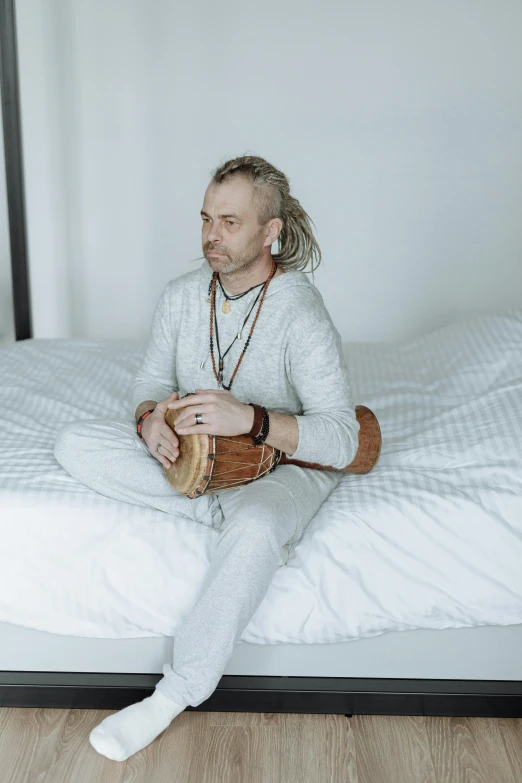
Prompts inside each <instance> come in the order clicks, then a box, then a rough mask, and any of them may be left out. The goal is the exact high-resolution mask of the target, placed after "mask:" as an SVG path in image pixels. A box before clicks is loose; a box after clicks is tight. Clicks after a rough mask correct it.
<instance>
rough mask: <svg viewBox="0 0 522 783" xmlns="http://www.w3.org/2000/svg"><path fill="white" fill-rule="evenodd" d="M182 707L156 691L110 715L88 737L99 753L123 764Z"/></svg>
mask: <svg viewBox="0 0 522 783" xmlns="http://www.w3.org/2000/svg"><path fill="white" fill-rule="evenodd" d="M184 709H185V705H183V706H181V705H179V704H176V703H175V702H173V701H171V700H170V699H168V698H167V697H166V696H164V695H163V694H162V693H161V692H160V691H157V690H155V691H154V693H153V694H152V695H151V696H147V697H146V698H145V699H143V701H139V702H137V703H136V704H129V706H128V707H125V708H124V709H123V710H120V711H119V712H116V713H115V714H114V715H109V716H108V717H107V718H105V719H104V720H102V722H101V723H100V724H99V725H98V726H96V727H95V728H94V729H93V730H92V731H91V733H90V735H89V742H90V743H91V745H92V746H93V748H94V749H95V750H97V751H98V753H101V754H102V756H107V758H108V759H112V761H125V759H128V758H129V756H132V755H133V754H134V753H137V752H138V751H139V750H141V749H142V748H144V747H146V746H147V745H149V743H151V742H152V741H153V740H154V739H156V737H157V736H158V734H161V732H162V731H165V729H166V728H167V726H169V725H170V723H171V721H172V720H173V719H174V718H175V717H176V715H179V713H180V712H183V710H184Z"/></svg>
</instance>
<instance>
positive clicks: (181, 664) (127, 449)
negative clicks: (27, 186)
mask: <svg viewBox="0 0 522 783" xmlns="http://www.w3.org/2000/svg"><path fill="white" fill-rule="evenodd" d="M54 454H55V457H56V459H57V460H58V462H59V463H60V464H61V465H62V466H63V467H64V468H65V470H66V471H67V472H68V473H70V475H71V476H73V477H74V478H75V479H77V481H79V482H81V483H82V484H86V485H87V486H88V487H90V488H91V489H93V490H95V491H96V492H99V493H101V494H102V495H105V496H107V497H111V498H115V499H117V500H123V501H125V502H128V503H136V504H138V505H143V506H150V507H152V508H157V509H160V510H161V511H165V512H167V513H170V514H173V515H176V514H183V515H185V516H188V517H190V518H191V519H192V520H194V521H195V522H200V523H202V524H204V525H208V526H210V527H213V528H214V529H216V530H218V531H219V533H220V535H219V538H218V540H217V544H216V547H215V549H214V552H213V555H212V560H211V563H210V567H209V570H208V572H207V575H206V578H205V581H204V583H203V587H202V590H201V593H200V595H199V597H198V600H197V601H196V603H195V605H194V607H193V609H192V611H191V612H190V614H189V615H188V617H187V618H186V620H185V622H184V624H183V626H182V627H181V628H180V629H179V630H178V631H177V633H176V637H175V640H174V651H173V660H172V663H165V664H164V666H163V674H164V677H163V678H162V679H161V680H159V682H158V683H157V685H156V688H157V689H158V690H159V691H161V692H162V693H163V694H164V695H165V696H167V697H168V698H170V699H172V700H173V701H175V702H177V703H178V704H184V705H189V704H190V705H191V706H193V707H197V706H198V705H199V704H201V703H202V702H203V701H205V699H207V698H208V697H209V696H210V695H211V693H212V692H213V691H214V690H215V688H216V686H217V684H218V682H219V680H220V678H221V676H222V674H223V671H224V669H225V667H226V665H227V663H228V661H229V659H230V656H231V655H232V651H233V648H234V644H235V643H236V641H237V640H238V638H239V637H240V636H241V634H242V632H243V630H244V628H245V627H246V625H247V624H248V622H249V620H250V618H251V617H252V615H253V614H254V612H255V611H256V609H257V607H258V606H259V604H260V603H261V601H262V599H263V597H264V596H265V594H266V592H267V590H268V587H269V586H270V582H271V581H272V577H273V576H274V574H275V572H276V570H277V568H278V566H279V565H282V564H284V562H285V561H286V557H287V556H288V553H289V551H291V549H292V547H293V546H295V545H296V543H297V542H298V541H299V539H300V538H301V535H302V533H303V531H304V529H305V527H306V525H307V524H308V523H309V522H310V520H311V519H312V518H313V516H314V515H315V514H316V512H317V511H318V509H319V507H320V506H321V504H322V503H323V502H324V500H326V498H327V497H328V495H329V494H330V492H331V491H332V490H333V489H334V487H335V486H337V484H338V483H339V481H340V478H341V475H342V474H341V473H336V472H332V471H325V470H324V471H323V470H315V469H312V468H302V467H299V466H298V465H279V466H278V467H277V468H276V469H275V470H274V471H273V472H272V473H270V474H269V475H267V476H262V477H261V478H260V479H257V480H256V481H254V482H252V483H250V484H246V485H245V486H242V487H238V488H236V489H232V490H227V491H222V492H219V493H217V494H211V495H210V494H209V495H202V496H201V497H198V498H194V499H192V500H191V499H190V498H187V497H185V496H184V495H183V494H181V493H180V492H177V491H176V490H175V489H173V487H171V485H170V484H169V482H168V481H167V478H166V476H165V474H164V471H163V466H162V464H161V463H160V462H159V461H158V460H157V459H156V458H155V457H153V456H152V455H151V454H150V452H149V450H148V448H147V446H146V445H145V443H143V442H142V441H141V440H140V439H139V438H138V436H137V435H136V427H135V423H134V420H128V419H87V420H86V419H82V420H79V421H73V422H69V423H68V424H66V425H65V426H64V427H63V428H62V429H61V430H60V431H59V432H58V435H57V437H56V442H55V447H54Z"/></svg>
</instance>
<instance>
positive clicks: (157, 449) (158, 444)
mask: <svg viewBox="0 0 522 783" xmlns="http://www.w3.org/2000/svg"><path fill="white" fill-rule="evenodd" d="M160 446H161V443H156V451H157V452H158V453H159V450H160Z"/></svg>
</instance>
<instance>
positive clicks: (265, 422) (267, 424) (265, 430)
mask: <svg viewBox="0 0 522 783" xmlns="http://www.w3.org/2000/svg"><path fill="white" fill-rule="evenodd" d="M261 409H262V411H263V424H262V427H261V432H260V433H259V435H257V436H256V437H254V439H253V440H254V443H255V444H256V446H260V445H261V444H262V443H264V442H265V440H266V439H267V437H268V431H269V428H270V422H269V419H268V411H267V409H266V408H264V407H263V406H261Z"/></svg>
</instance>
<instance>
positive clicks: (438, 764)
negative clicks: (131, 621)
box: [0, 707, 522, 783]
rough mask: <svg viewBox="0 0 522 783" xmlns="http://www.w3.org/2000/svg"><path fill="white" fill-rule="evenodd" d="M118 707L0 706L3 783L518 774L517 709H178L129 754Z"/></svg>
mask: <svg viewBox="0 0 522 783" xmlns="http://www.w3.org/2000/svg"><path fill="white" fill-rule="evenodd" d="M113 712H115V710H59V709H25V708H6V707H3V708H0V780H1V783H22V782H23V783H91V781H92V783H94V782H95V781H96V783H116V782H117V781H118V783H120V781H121V783H124V781H129V782H130V781H132V782H133V783H137V782H141V781H144V782H145V781H146V782H147V783H167V781H168V783H268V781H270V783H294V782H295V783H308V782H309V783H312V781H313V783H326V782H327V781H328V783H337V781H339V783H341V781H342V783H355V781H357V783H410V782H411V783H461V782H462V783H520V782H521V781H522V719H521V718H516V719H511V718H509V719H508V718H432V717H417V716H411V717H388V716H380V715H379V716H377V715H354V716H353V717H352V718H346V717H345V716H344V715H287V714H282V713H244V712H243V713H238V712H184V713H182V714H181V715H179V716H178V717H177V718H175V719H174V721H173V722H172V723H171V725H170V726H169V727H168V729H167V730H166V731H164V732H163V733H162V734H160V736H159V737H157V738H156V740H154V742H152V743H151V744H150V745H149V746H148V747H146V748H144V749H143V750H142V751H140V752H139V753H136V754H135V755H134V756H131V757H130V758H129V759H127V761H123V762H120V761H110V760H109V759H106V758H105V757H104V756H101V755H100V754H99V753H97V752H96V751H95V750H94V748H93V747H91V745H90V743H89V739H88V737H89V733H90V731H91V729H93V728H94V726H96V725H97V724H98V723H100V722H101V721H102V720H103V718H105V717H106V716H107V715H110V714H111V713H113Z"/></svg>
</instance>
